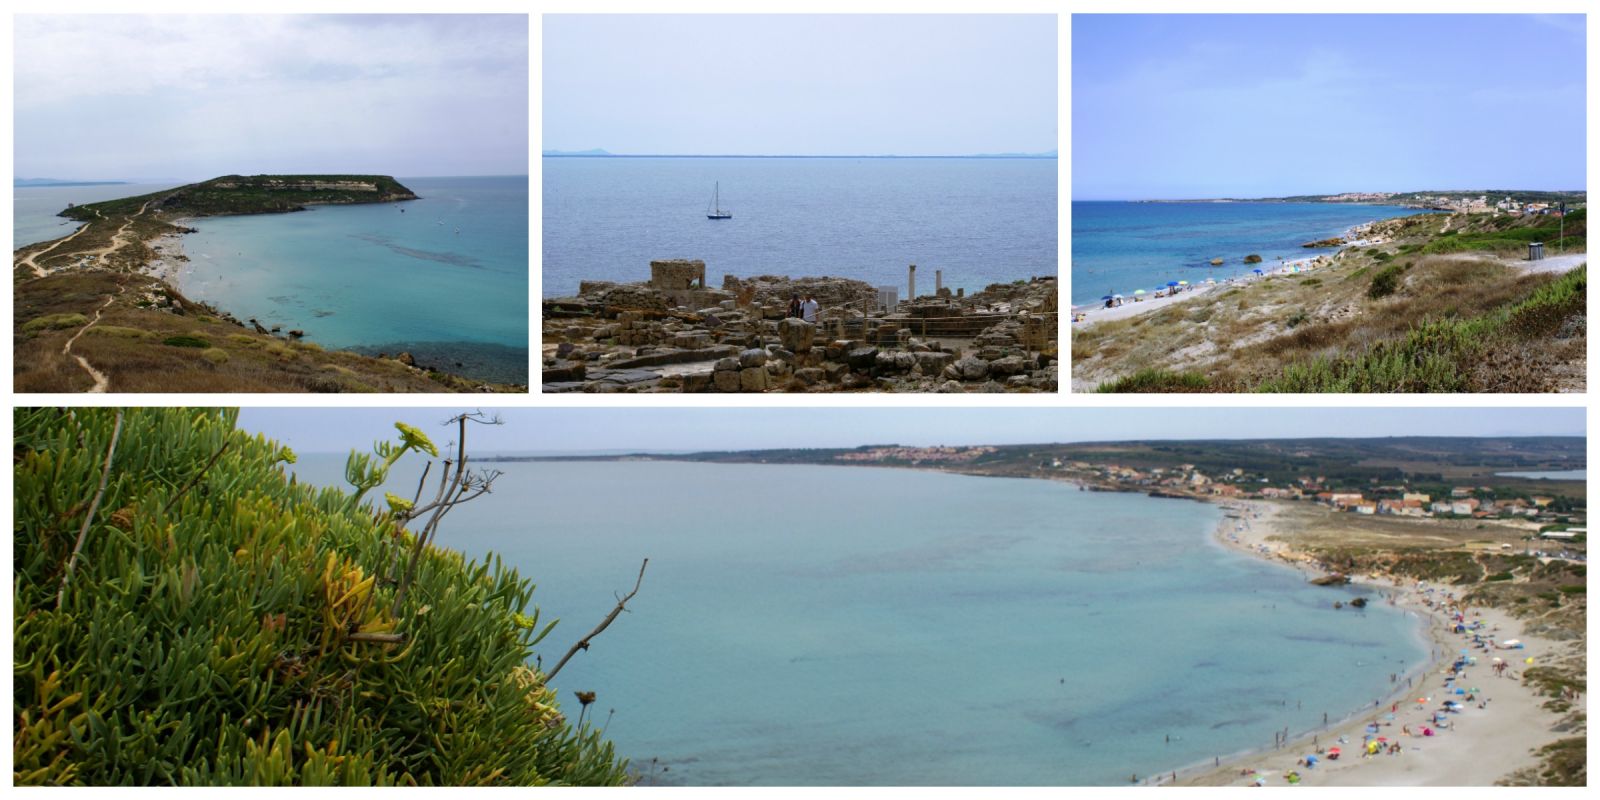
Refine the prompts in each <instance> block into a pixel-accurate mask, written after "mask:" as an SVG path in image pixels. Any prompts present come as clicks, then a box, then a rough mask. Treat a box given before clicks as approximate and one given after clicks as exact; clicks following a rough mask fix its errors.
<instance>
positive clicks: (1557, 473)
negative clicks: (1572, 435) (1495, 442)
mask: <svg viewBox="0 0 1600 800" xmlns="http://www.w3.org/2000/svg"><path fill="white" fill-rule="evenodd" d="M1495 474H1496V475H1503V476H1505V477H1507V478H1528V479H1531V480H1536V481H1586V480H1588V479H1589V471H1588V470H1587V469H1558V470H1545V471H1535V472H1496V473H1495Z"/></svg>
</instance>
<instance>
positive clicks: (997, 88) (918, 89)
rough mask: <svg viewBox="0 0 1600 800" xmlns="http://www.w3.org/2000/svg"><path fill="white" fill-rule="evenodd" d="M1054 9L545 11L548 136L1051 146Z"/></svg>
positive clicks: (760, 144)
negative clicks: (984, 12) (727, 12)
mask: <svg viewBox="0 0 1600 800" xmlns="http://www.w3.org/2000/svg"><path fill="white" fill-rule="evenodd" d="M1056 74H1057V62H1056V18H1055V17H1054V16H1049V15H1030V16H1018V15H981V16H971V15H969V16H963V15H891V16H877V15H860V14H839V15H768V14H755V15H744V16H739V15H732V16H719V15H704V14H685V15H680V16H652V15H602V16H575V15H547V16H545V17H544V141H543V149H545V150H588V149H591V148H601V149H604V150H608V151H610V152H612V153H633V154H640V153H658V154H659V153H685V154H729V155H733V154H738V155H751V154H767V155H771V154H807V155H858V154H861V155H881V154H898V155H959V154H970V153H996V152H1043V151H1046V150H1055V149H1056V127H1057V126H1056V108H1057V106H1056V102H1057V100H1056V97H1057V92H1056Z"/></svg>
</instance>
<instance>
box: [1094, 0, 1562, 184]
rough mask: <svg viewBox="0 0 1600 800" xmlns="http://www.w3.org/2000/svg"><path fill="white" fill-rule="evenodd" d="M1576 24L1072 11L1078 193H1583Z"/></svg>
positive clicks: (1545, 19)
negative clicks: (1440, 190) (1089, 12)
mask: <svg viewBox="0 0 1600 800" xmlns="http://www.w3.org/2000/svg"><path fill="white" fill-rule="evenodd" d="M1584 58H1585V51H1584V18H1583V17H1582V16H1581V15H1570V16H1533V15H1526V16H1504V15H1501V16H1494V15H1477V14H1460V15H1406V16H1400V15H1388V14H1381V15H1358V14H1349V15H1343V14H1342V15H1333V16H1324V15H1301V14H1296V15H1284V16H1272V15H1217V16H1189V15H1171V14H1156V15H1130V16H1116V15H1084V14H1078V15H1074V16H1073V18H1072V120H1073V122H1072V157H1073V162H1072V194H1073V198H1074V199H1078V200H1096V199H1107V200H1115V199H1148V198H1186V197H1189V198H1200V197H1265V196H1283V195H1291V194H1322V193H1336V192H1342V191H1417V190H1424V189H1583V188H1585V183H1586V181H1585V174H1586V172H1585V170H1586V166H1585V160H1584V158H1585V133H1584V131H1585V128H1584V122H1585V99H1586V96H1585V91H1584V69H1585V66H1584V65H1585V61H1584Z"/></svg>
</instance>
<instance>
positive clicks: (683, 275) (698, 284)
mask: <svg viewBox="0 0 1600 800" xmlns="http://www.w3.org/2000/svg"><path fill="white" fill-rule="evenodd" d="M650 285H651V286H653V287H655V288H657V289H669V290H671V289H704V288H706V262H704V261H700V260H698V259H696V260H694V261H689V260H687V259H681V258H679V259H672V260H669V261H652V262H650Z"/></svg>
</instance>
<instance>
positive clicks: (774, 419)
mask: <svg viewBox="0 0 1600 800" xmlns="http://www.w3.org/2000/svg"><path fill="white" fill-rule="evenodd" d="M472 410H475V409H474V408H472V407H468V408H459V409H442V408H441V409H425V408H423V409H419V408H381V409H372V408H355V409H330V408H247V409H245V410H244V411H243V412H242V413H241V415H240V418H239V426H240V427H241V428H243V429H245V430H248V431H252V432H259V433H265V434H267V435H268V436H269V437H270V438H273V439H276V440H277V441H279V442H281V443H283V444H286V445H288V446H290V447H292V448H294V449H295V450H297V451H299V452H306V453H312V452H341V453H342V452H348V451H349V450H350V449H352V448H359V449H362V450H365V449H367V448H370V447H371V446H372V443H373V442H374V441H376V440H378V439H392V438H394V436H395V432H394V423H395V422H397V421H404V422H409V423H411V424H413V425H416V426H417V427H419V428H421V429H422V430H423V431H426V432H428V433H429V435H430V436H432V437H433V438H434V441H435V443H437V444H441V445H442V444H444V442H445V441H447V440H453V439H454V434H453V429H449V430H447V429H445V428H442V427H440V425H439V424H440V423H441V422H443V421H444V420H447V419H449V418H450V417H451V416H452V415H454V414H458V413H461V412H462V411H472ZM484 411H487V412H491V413H493V412H495V411H496V409H490V408H485V409H484ZM498 413H500V414H501V416H502V418H503V419H504V421H505V423H506V424H505V425H503V426H500V427H495V428H474V429H473V430H472V432H470V433H469V434H468V439H467V441H468V443H469V444H470V445H471V448H470V449H471V451H476V452H480V453H485V452H493V451H562V452H572V451H586V450H587V451H593V450H627V451H644V450H742V449H759V448H768V447H855V446H857V445H862V444H891V443H893V444H908V445H935V444H951V445H955V444H1035V443H1047V442H1076V441H1096V440H1100V441H1105V440H1125V439H1205V438H1286V437H1304V436H1428V435H1439V436H1505V435H1577V436H1581V435H1583V434H1584V412H1583V409H1581V408H1576V409H1574V408H1541V409H1536V410H1535V409H1504V408H1459V409H1441V408H1417V409H1394V408H1295V409H1282V408H1250V409H1239V408H1134V409H1127V408H1120V409H1119V408H1076V409H1068V408H1015V409H1007V408H951V409H935V408H817V407H807V408H754V409H753V408H681V409H680V408H659V407H658V408H545V409H527V408H519V409H499V410H498Z"/></svg>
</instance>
